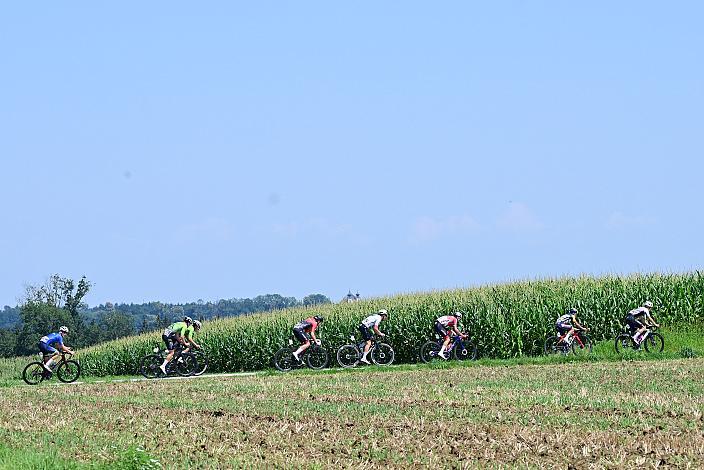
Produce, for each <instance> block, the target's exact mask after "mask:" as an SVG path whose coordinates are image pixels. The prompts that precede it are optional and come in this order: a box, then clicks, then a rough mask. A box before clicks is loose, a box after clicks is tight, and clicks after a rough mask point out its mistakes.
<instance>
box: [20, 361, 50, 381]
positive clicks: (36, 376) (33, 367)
mask: <svg viewBox="0 0 704 470" xmlns="http://www.w3.org/2000/svg"><path fill="white" fill-rule="evenodd" d="M45 374H46V369H44V366H43V365H42V363H41V362H39V361H37V362H30V363H29V364H27V366H26V367H25V368H24V370H23V371H22V380H24V381H25V383H26V384H27V385H37V384H38V383H39V382H41V381H42V380H44V375H45Z"/></svg>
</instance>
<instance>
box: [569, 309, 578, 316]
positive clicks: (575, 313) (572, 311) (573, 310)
mask: <svg viewBox="0 0 704 470" xmlns="http://www.w3.org/2000/svg"><path fill="white" fill-rule="evenodd" d="M567 313H569V314H570V315H577V309H576V308H574V307H572V308H571V309H569V310H568V311H567Z"/></svg>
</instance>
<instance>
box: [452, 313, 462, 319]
mask: <svg viewBox="0 0 704 470" xmlns="http://www.w3.org/2000/svg"><path fill="white" fill-rule="evenodd" d="M452 316H454V317H455V318H462V312H455V313H453V314H452Z"/></svg>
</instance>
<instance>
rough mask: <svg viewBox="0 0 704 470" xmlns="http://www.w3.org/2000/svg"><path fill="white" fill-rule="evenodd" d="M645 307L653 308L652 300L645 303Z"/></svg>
mask: <svg viewBox="0 0 704 470" xmlns="http://www.w3.org/2000/svg"><path fill="white" fill-rule="evenodd" d="M643 307H645V308H653V303H652V302H651V301H650V300H646V301H645V302H643Z"/></svg>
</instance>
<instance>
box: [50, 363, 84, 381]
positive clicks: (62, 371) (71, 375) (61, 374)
mask: <svg viewBox="0 0 704 470" xmlns="http://www.w3.org/2000/svg"><path fill="white" fill-rule="evenodd" d="M56 376H57V377H58V378H59V380H60V381H62V382H63V383H71V382H75V381H76V380H78V377H80V376H81V365H80V364H79V363H78V362H77V361H64V362H62V363H61V364H59V367H57V368H56Z"/></svg>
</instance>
